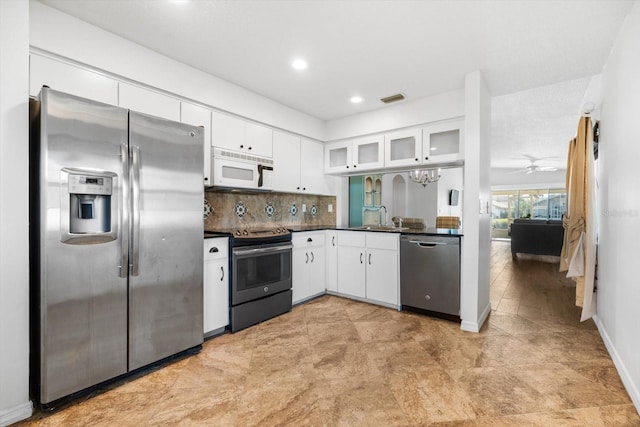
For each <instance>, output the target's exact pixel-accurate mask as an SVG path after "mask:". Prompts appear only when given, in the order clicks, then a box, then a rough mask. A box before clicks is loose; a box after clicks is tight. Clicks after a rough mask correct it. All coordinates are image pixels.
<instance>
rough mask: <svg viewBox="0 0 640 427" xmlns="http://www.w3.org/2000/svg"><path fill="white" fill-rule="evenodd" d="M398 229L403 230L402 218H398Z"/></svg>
mask: <svg viewBox="0 0 640 427" xmlns="http://www.w3.org/2000/svg"><path fill="white" fill-rule="evenodd" d="M398 228H402V217H398Z"/></svg>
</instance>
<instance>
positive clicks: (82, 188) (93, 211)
mask: <svg viewBox="0 0 640 427" xmlns="http://www.w3.org/2000/svg"><path fill="white" fill-rule="evenodd" d="M115 176H116V174H114V173H112V172H93V171H92V172H91V173H90V174H89V173H86V172H81V171H78V170H73V171H72V170H69V169H66V170H65V169H63V179H62V185H63V187H64V186H65V184H66V187H67V188H66V190H67V191H64V189H63V191H62V192H61V193H62V194H61V196H62V197H61V201H60V202H61V218H60V219H61V222H62V223H63V224H62V227H61V231H62V238H61V240H62V241H63V242H65V243H73V244H94V243H103V242H107V241H111V240H115V239H116V232H115V231H116V230H115V228H116V227H117V221H114V220H115V219H116V218H113V216H115V215H112V212H113V208H114V206H112V205H113V203H112V195H113V189H114V179H115ZM65 211H66V212H65ZM65 219H68V223H67V224H64V222H65Z"/></svg>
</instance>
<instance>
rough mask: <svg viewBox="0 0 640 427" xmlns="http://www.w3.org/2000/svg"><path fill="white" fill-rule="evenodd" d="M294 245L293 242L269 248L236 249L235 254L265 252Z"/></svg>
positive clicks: (281, 249)
mask: <svg viewBox="0 0 640 427" xmlns="http://www.w3.org/2000/svg"><path fill="white" fill-rule="evenodd" d="M292 247H293V245H292V244H288V245H281V246H271V247H268V248H255V249H234V250H233V254H234V255H247V254H260V253H265V252H275V251H284V250H287V249H291V248H292Z"/></svg>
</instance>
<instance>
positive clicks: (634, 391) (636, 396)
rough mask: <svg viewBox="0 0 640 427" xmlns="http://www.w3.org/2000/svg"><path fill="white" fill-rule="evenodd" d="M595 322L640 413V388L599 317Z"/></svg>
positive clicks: (596, 317) (594, 319) (595, 317)
mask: <svg viewBox="0 0 640 427" xmlns="http://www.w3.org/2000/svg"><path fill="white" fill-rule="evenodd" d="M593 321H594V322H595V324H596V326H597V327H598V332H600V336H601V337H602V341H604V345H605V346H606V347H607V351H609V355H610V356H611V359H612V360H613V364H614V365H615V367H616V369H617V371H618V374H619V375H620V379H621V380H622V384H624V388H625V389H626V390H627V393H629V397H631V401H632V402H633V405H634V406H635V407H636V411H638V413H640V392H639V391H638V387H637V386H636V384H635V383H634V382H633V379H632V378H631V375H629V371H628V370H627V367H626V366H625V364H624V362H623V361H622V359H621V358H620V355H619V354H618V351H617V350H616V348H615V346H614V345H613V342H612V341H611V338H610V337H609V334H608V333H607V330H606V329H605V327H604V325H603V324H602V321H601V320H600V319H599V318H598V316H597V315H596V316H593Z"/></svg>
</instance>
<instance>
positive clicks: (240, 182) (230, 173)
mask: <svg viewBox="0 0 640 427" xmlns="http://www.w3.org/2000/svg"><path fill="white" fill-rule="evenodd" d="M212 151H213V153H212V162H211V169H212V170H211V176H212V177H213V186H214V187H220V188H229V189H233V188H241V189H250V190H262V191H270V190H272V189H273V159H270V158H268V157H260V156H254V155H250V154H244V153H239V152H236V151H232V150H226V149H223V148H218V147H213V148H212Z"/></svg>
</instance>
